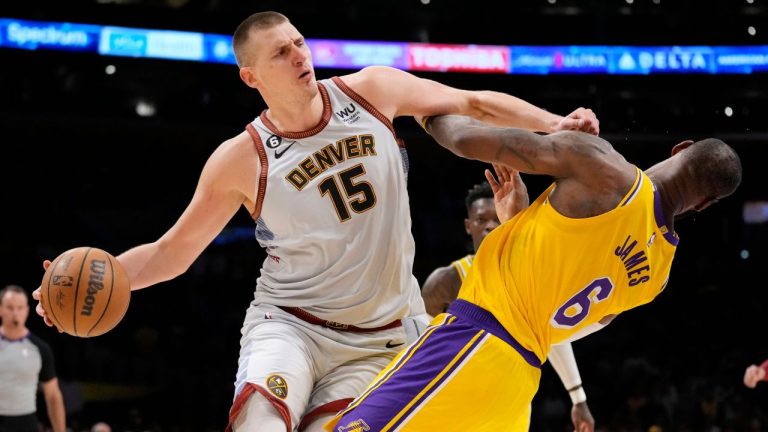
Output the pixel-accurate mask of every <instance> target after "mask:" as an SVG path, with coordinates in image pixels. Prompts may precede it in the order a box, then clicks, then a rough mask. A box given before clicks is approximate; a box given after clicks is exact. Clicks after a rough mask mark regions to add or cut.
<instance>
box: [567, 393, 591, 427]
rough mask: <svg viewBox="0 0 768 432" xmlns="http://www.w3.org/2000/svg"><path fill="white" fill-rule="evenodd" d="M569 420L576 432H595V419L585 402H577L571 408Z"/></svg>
mask: <svg viewBox="0 0 768 432" xmlns="http://www.w3.org/2000/svg"><path fill="white" fill-rule="evenodd" d="M571 421H572V422H573V428H574V430H575V431H576V432H595V419H594V417H592V413H591V412H589V407H588V406H587V402H586V401H585V402H579V403H577V404H574V405H573V408H571Z"/></svg>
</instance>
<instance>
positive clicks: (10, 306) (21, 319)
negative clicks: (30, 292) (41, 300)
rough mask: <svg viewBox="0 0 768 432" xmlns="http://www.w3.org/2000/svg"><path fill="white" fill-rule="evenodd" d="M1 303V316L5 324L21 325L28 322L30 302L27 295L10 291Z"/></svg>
mask: <svg viewBox="0 0 768 432" xmlns="http://www.w3.org/2000/svg"><path fill="white" fill-rule="evenodd" d="M2 302H3V303H2V304H0V317H2V318H3V326H11V327H19V326H23V325H24V323H26V322H27V316H29V304H28V303H27V296H25V295H24V294H21V293H17V292H13V291H8V292H6V293H5V295H4V296H3V298H2Z"/></svg>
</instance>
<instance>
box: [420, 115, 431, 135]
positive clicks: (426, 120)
mask: <svg viewBox="0 0 768 432" xmlns="http://www.w3.org/2000/svg"><path fill="white" fill-rule="evenodd" d="M430 120H432V116H424V117H422V118H421V127H422V128H423V129H424V131H425V132H426V133H429V121H430ZM430 135H431V134H430Z"/></svg>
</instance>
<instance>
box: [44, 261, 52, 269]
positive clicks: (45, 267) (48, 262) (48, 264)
mask: <svg viewBox="0 0 768 432" xmlns="http://www.w3.org/2000/svg"><path fill="white" fill-rule="evenodd" d="M50 266H51V260H45V261H43V269H44V270H48V267H50Z"/></svg>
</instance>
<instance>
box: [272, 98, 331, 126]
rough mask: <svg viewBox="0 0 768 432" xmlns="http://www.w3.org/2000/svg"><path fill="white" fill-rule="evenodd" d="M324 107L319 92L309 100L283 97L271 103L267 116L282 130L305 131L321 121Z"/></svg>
mask: <svg viewBox="0 0 768 432" xmlns="http://www.w3.org/2000/svg"><path fill="white" fill-rule="evenodd" d="M324 108H325V107H324V106H323V98H322V96H321V95H320V93H319V92H318V93H316V94H315V95H314V96H312V98H311V99H309V100H308V101H307V100H304V101H297V100H293V101H292V100H285V99H283V100H281V101H280V103H275V104H270V105H269V108H268V109H267V117H268V118H269V120H270V121H271V122H272V124H274V125H275V127H276V128H278V129H279V130H281V131H284V132H303V131H306V130H309V129H312V128H313V127H315V126H316V125H317V124H318V123H320V120H321V119H322V117H323V111H324Z"/></svg>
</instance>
